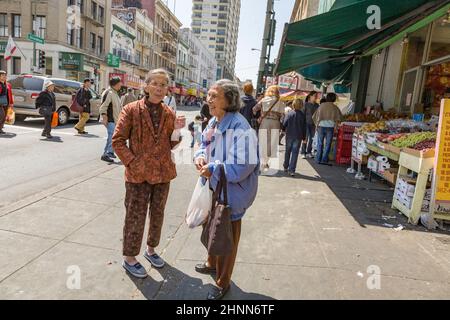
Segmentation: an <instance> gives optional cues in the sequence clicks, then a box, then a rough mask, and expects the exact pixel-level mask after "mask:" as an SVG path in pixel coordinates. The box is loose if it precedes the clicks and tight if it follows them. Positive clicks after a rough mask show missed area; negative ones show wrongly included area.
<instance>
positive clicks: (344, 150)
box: [336, 143, 352, 157]
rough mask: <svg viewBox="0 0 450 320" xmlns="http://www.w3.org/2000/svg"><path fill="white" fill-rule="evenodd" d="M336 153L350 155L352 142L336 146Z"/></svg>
mask: <svg viewBox="0 0 450 320" xmlns="http://www.w3.org/2000/svg"><path fill="white" fill-rule="evenodd" d="M336 153H340V154H342V155H344V156H349V157H351V156H352V144H351V143H350V144H343V145H339V144H338V146H337V147H336Z"/></svg>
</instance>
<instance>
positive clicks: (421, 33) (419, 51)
mask: <svg viewBox="0 0 450 320" xmlns="http://www.w3.org/2000/svg"><path fill="white" fill-rule="evenodd" d="M427 30H428V27H424V28H422V29H419V30H417V31H416V32H414V33H412V34H410V35H409V37H408V40H409V43H408V54H407V59H406V70H409V69H412V68H415V67H418V66H420V65H421V64H422V60H423V54H424V49H425V40H426V38H427Z"/></svg>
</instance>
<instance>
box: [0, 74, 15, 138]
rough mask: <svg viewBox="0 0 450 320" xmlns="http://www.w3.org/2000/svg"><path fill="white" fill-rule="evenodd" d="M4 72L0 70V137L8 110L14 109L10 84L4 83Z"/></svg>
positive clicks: (5, 76) (2, 133)
mask: <svg viewBox="0 0 450 320" xmlns="http://www.w3.org/2000/svg"><path fill="white" fill-rule="evenodd" d="M6 78H7V74H6V71H3V70H0V135H4V134H5V131H3V127H4V125H5V121H6V116H7V115H8V109H9V108H11V109H12V108H13V107H14V99H13V95H12V88H11V84H9V83H8V82H7V81H6Z"/></svg>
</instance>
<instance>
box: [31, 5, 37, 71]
mask: <svg viewBox="0 0 450 320" xmlns="http://www.w3.org/2000/svg"><path fill="white" fill-rule="evenodd" d="M33 5H34V10H33ZM30 9H31V10H30V13H31V33H32V34H34V17H35V15H36V4H35V1H31V4H30ZM35 68H36V42H33V66H32V69H33V72H35V70H36V69H35Z"/></svg>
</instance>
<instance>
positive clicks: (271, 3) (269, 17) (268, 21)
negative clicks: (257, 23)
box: [258, 0, 274, 92]
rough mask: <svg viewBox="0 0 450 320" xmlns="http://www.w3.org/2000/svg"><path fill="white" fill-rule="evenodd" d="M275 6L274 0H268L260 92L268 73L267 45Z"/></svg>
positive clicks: (259, 79) (260, 68) (261, 59)
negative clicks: (264, 77)
mask: <svg viewBox="0 0 450 320" xmlns="http://www.w3.org/2000/svg"><path fill="white" fill-rule="evenodd" d="M273 7H274V0H267V10H266V22H265V26H264V36H263V42H262V48H261V58H260V63H259V72H258V92H261V89H262V88H263V76H264V75H265V74H266V61H267V47H268V46H269V41H270V39H269V37H270V29H271V24H272V14H273ZM266 80H267V79H266Z"/></svg>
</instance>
